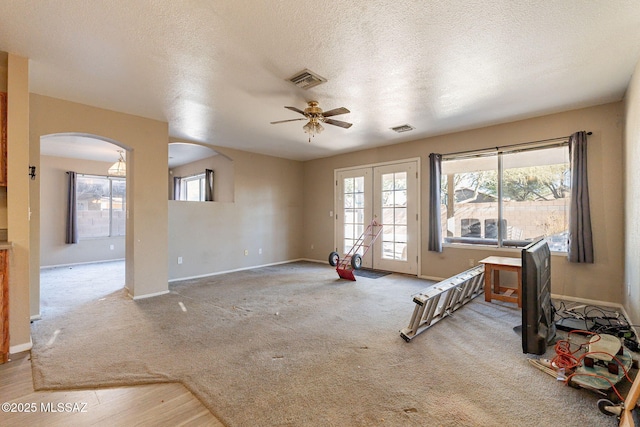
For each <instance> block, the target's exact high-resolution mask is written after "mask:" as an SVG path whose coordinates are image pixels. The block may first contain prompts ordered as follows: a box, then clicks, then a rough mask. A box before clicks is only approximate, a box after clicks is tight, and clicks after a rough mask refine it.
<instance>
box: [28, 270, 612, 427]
mask: <svg viewBox="0 0 640 427" xmlns="http://www.w3.org/2000/svg"><path fill="white" fill-rule="evenodd" d="M103 267H104V268H108V265H106V266H103ZM54 273H56V272H55V271H52V272H51V274H54ZM65 273H67V274H71V275H75V276H74V277H71V278H68V279H64V280H63V282H64V283H62V284H57V285H56V284H55V281H54V280H51V281H50V282H51V285H47V284H46V283H47V282H49V281H48V280H47V279H46V277H44V272H43V280H42V286H43V291H42V293H43V302H44V307H43V313H42V317H43V318H42V320H40V321H38V322H35V323H34V324H33V326H32V334H33V340H34V347H33V351H32V358H33V367H34V368H33V369H34V382H35V386H36V388H37V389H67V388H82V387H102V386H111V385H124V384H127V385H129V384H143V383H152V382H165V381H180V382H183V383H184V384H185V385H186V386H187V387H188V388H189V389H190V390H191V391H192V392H193V393H194V394H196V395H197V396H198V397H199V398H200V399H201V400H202V401H203V402H204V404H205V405H206V406H207V407H208V408H210V410H211V411H212V412H213V414H214V415H216V416H217V417H218V418H219V419H220V420H221V421H222V422H223V423H225V424H226V425H228V426H231V427H234V426H536V427H539V426H552V425H554V426H556V425H557V426H616V425H617V423H616V420H615V418H612V417H607V416H605V415H603V414H601V413H600V412H599V411H598V409H597V407H596V401H597V400H598V397H597V396H595V395H594V394H593V393H591V392H588V391H586V390H576V389H572V388H570V387H567V386H564V385H563V384H562V383H559V382H558V381H556V380H555V379H554V378H552V377H550V376H548V375H546V374H544V373H542V372H540V371H538V370H537V369H535V368H533V367H532V366H531V365H530V364H529V363H528V362H527V355H524V354H522V352H521V344H520V337H519V336H518V335H516V334H515V333H514V332H513V330H512V328H513V327H514V326H516V325H518V324H519V323H520V311H519V310H518V309H517V307H515V306H514V305H512V304H502V303H486V302H484V301H483V300H482V297H480V298H476V299H475V300H474V301H473V302H471V303H469V304H467V305H466V306H465V307H464V308H461V309H460V310H458V311H456V312H455V313H454V315H453V316H451V317H448V318H446V319H445V320H443V321H441V322H439V323H437V324H436V325H435V326H434V327H432V328H431V329H429V330H428V331H426V332H424V333H423V334H421V335H419V336H418V337H416V338H415V339H414V340H413V341H412V342H411V343H406V342H405V341H403V340H402V338H401V337H400V334H399V330H400V329H402V328H403V327H405V326H407V324H408V322H409V319H410V316H411V313H412V311H413V306H414V304H413V302H412V298H411V296H412V295H413V294H415V293H417V292H418V291H420V290H422V289H424V288H425V287H427V286H428V285H429V284H430V282H427V281H424V280H420V279H416V278H415V277H408V276H404V275H398V274H392V275H389V276H386V277H382V278H379V279H367V278H364V277H358V278H357V281H355V282H352V281H345V280H340V279H338V277H337V275H336V273H335V271H334V269H333V268H331V267H330V266H328V265H326V266H325V265H321V264H314V263H308V262H297V263H291V264H284V265H279V266H272V267H264V268H257V269H253V270H247V271H241V272H234V273H230V274H224V275H218V276H212V277H208V278H202V279H198V280H187V281H183V282H178V283H173V284H171V286H170V289H171V292H170V293H169V294H167V295H163V296H159V297H155V298H150V299H146V300H139V301H133V300H131V299H129V298H128V297H127V295H126V292H125V291H124V290H115V291H114V290H112V289H111V290H109V288H108V286H106V287H105V288H104V289H102V288H101V285H100V284H99V283H98V282H99V280H97V279H90V276H91V274H90V273H88V272H84V273H83V272H82V267H77V268H74V269H72V270H70V271H66V272H65ZM118 274H119V273H118ZM101 277H102V278H103V279H104V278H108V277H109V275H108V274H107V273H102V274H101ZM106 281H107V282H108V281H109V280H106ZM111 283H112V284H111V286H113V280H111ZM47 286H51V287H53V289H50V288H47ZM81 287H84V288H86V287H91V288H97V289H98V290H97V291H96V292H97V293H96V294H95V296H94V297H88V296H87V293H90V292H87V291H86V290H85V291H83V290H80V289H79V288H81ZM84 288H83V289H84ZM94 290H95V289H94Z"/></svg>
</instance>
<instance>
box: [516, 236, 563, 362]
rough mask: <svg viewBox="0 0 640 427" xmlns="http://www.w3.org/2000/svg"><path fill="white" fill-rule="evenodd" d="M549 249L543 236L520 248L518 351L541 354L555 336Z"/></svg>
mask: <svg viewBox="0 0 640 427" xmlns="http://www.w3.org/2000/svg"><path fill="white" fill-rule="evenodd" d="M554 316H555V309H554V307H553V303H552V302H551V251H550V250H549V245H548V244H547V242H546V241H545V240H544V239H540V240H538V241H535V242H533V243H531V244H529V245H528V246H525V247H524V248H523V249H522V351H523V352H524V353H531V354H544V352H545V351H546V349H547V346H548V345H550V344H552V343H553V340H554V339H555V336H556V325H555V323H554Z"/></svg>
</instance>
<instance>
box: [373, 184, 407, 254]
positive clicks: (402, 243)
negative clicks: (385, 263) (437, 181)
mask: <svg viewBox="0 0 640 427" xmlns="http://www.w3.org/2000/svg"><path fill="white" fill-rule="evenodd" d="M380 179H381V180H382V181H381V184H382V193H381V197H382V230H383V231H382V258H384V259H392V260H402V261H406V259H407V250H406V246H407V245H406V241H407V229H406V224H407V208H406V206H407V190H406V189H407V173H406V172H395V173H387V174H382V175H381V176H380Z"/></svg>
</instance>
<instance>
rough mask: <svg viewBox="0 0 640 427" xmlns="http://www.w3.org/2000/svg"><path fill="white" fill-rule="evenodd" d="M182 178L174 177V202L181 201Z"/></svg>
mask: <svg viewBox="0 0 640 427" xmlns="http://www.w3.org/2000/svg"><path fill="white" fill-rule="evenodd" d="M181 184H182V178H180V177H179V176H174V177H173V200H180V187H182V185H181Z"/></svg>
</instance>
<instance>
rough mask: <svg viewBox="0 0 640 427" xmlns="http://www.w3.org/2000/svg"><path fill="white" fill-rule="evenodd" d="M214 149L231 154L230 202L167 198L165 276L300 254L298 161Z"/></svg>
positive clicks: (208, 271) (209, 271) (270, 261)
mask: <svg viewBox="0 0 640 427" xmlns="http://www.w3.org/2000/svg"><path fill="white" fill-rule="evenodd" d="M214 149H215V150H216V151H218V152H220V153H222V154H224V155H225V156H227V157H229V158H231V159H233V168H234V174H235V177H234V181H235V202H233V203H225V202H210V203H198V202H178V201H169V241H170V242H171V243H170V245H169V277H170V279H179V278H186V277H195V276H201V275H207V274H212V273H216V272H221V271H229V270H235V269H241V268H247V267H251V266H257V265H266V264H273V263H278V262H284V261H288V260H293V259H297V258H300V256H301V253H302V246H301V245H302V238H301V237H302V218H303V203H302V198H303V168H302V163H301V162H297V161H293V160H286V159H281V158H277V157H270V156H264V155H260V154H252V153H247V152H244V151H237V150H232V149H228V148H219V147H215V148H214ZM260 249H262V253H259V252H260ZM245 250H247V251H248V255H245V254H244V251H245ZM178 257H182V260H183V263H182V264H180V265H178V263H177V259H178Z"/></svg>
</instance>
